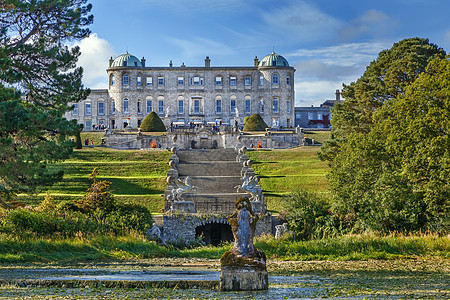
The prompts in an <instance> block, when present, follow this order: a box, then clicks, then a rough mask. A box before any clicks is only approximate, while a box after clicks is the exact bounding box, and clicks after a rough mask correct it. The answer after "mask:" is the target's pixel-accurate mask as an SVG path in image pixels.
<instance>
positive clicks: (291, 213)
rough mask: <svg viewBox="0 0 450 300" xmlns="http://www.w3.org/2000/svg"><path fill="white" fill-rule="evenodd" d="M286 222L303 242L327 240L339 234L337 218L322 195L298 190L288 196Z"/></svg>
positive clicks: (286, 198)
mask: <svg viewBox="0 0 450 300" xmlns="http://www.w3.org/2000/svg"><path fill="white" fill-rule="evenodd" d="M284 201H285V202H286V203H287V212H286V220H287V221H288V228H289V230H291V231H293V232H294V233H295V236H296V237H298V238H300V239H302V240H309V239H312V238H325V237H329V236H334V235H336V234H337V233H338V228H337V226H336V223H338V222H336V221H337V218H336V216H333V214H332V213H331V211H330V205H329V204H328V203H327V201H326V200H325V199H324V197H323V196H322V195H320V194H317V193H313V192H307V191H303V190H297V191H295V192H292V193H291V194H289V195H287V196H286V197H285V199H284Z"/></svg>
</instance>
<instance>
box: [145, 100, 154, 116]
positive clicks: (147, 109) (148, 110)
mask: <svg viewBox="0 0 450 300" xmlns="http://www.w3.org/2000/svg"><path fill="white" fill-rule="evenodd" d="M146 107H147V108H146V112H147V113H148V114H149V113H151V112H152V110H153V109H152V100H147V105H146Z"/></svg>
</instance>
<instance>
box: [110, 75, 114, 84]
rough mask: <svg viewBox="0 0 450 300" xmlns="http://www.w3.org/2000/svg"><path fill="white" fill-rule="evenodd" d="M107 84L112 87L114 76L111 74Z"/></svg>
mask: <svg viewBox="0 0 450 300" xmlns="http://www.w3.org/2000/svg"><path fill="white" fill-rule="evenodd" d="M109 84H110V85H114V75H113V74H111V77H110V80H109Z"/></svg>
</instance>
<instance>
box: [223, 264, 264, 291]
mask: <svg viewBox="0 0 450 300" xmlns="http://www.w3.org/2000/svg"><path fill="white" fill-rule="evenodd" d="M268 288H269V279H268V276H267V271H266V270H261V269H259V268H254V267H247V266H233V267H222V271H221V272H220V289H221V290H222V291H255V290H267V289H268Z"/></svg>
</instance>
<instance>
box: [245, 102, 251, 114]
mask: <svg viewBox="0 0 450 300" xmlns="http://www.w3.org/2000/svg"><path fill="white" fill-rule="evenodd" d="M250 105H251V101H250V99H246V100H245V113H246V114H250V112H251V106H250Z"/></svg>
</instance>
